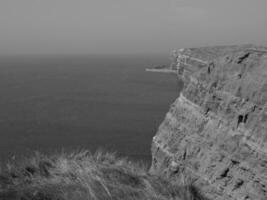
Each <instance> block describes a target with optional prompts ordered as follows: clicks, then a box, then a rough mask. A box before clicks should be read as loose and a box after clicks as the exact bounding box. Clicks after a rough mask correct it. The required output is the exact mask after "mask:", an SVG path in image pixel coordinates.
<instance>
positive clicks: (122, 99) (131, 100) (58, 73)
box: [0, 55, 182, 161]
mask: <svg viewBox="0 0 267 200" xmlns="http://www.w3.org/2000/svg"><path fill="white" fill-rule="evenodd" d="M168 62H169V61H168V56H166V55H135V56H93V55H90V56H88V55H84V56H81V55H80V56H20V57H19V56H17V57H15V56H13V57H2V58H1V59H0V95H1V97H0V158H1V159H0V160H2V161H3V160H6V159H10V158H11V157H12V156H13V155H16V156H17V157H19V156H25V155H27V154H31V153H32V152H34V151H41V152H45V153H53V152H55V151H59V152H60V151H62V150H64V151H73V150H77V149H89V150H91V151H95V150H96V149H98V148H103V149H105V150H108V151H115V152H117V153H118V154H121V155H126V156H128V157H130V158H132V159H142V160H145V161H147V160H150V145H151V141H152V137H153V136H154V135H155V133H156V131H157V128H158V126H159V124H160V123H161V121H162V120H163V119H164V117H165V114H166V112H167V111H168V109H169V106H170V104H171V103H172V102H173V101H174V100H175V99H176V98H177V96H178V94H179V91H180V89H181V87H182V85H181V82H179V81H178V80H177V78H176V76H175V75H174V74H159V73H151V72H150V73H149V72H145V71H144V70H145V68H146V67H149V66H151V65H156V64H166V63H168Z"/></svg>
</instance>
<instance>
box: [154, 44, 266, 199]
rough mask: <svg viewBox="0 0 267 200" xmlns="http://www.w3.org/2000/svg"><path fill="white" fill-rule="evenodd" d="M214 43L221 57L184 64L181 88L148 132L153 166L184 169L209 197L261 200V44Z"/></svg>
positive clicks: (201, 52)
mask: <svg viewBox="0 0 267 200" xmlns="http://www.w3.org/2000/svg"><path fill="white" fill-rule="evenodd" d="M215 49H216V51H217V53H215V54H218V55H219V57H216V56H215V57H216V59H215V60H208V64H206V65H205V66H201V67H200V68H198V67H195V68H194V69H195V70H196V71H193V72H192V71H191V72H190V73H191V74H189V75H185V74H187V69H186V66H184V70H183V71H182V72H183V74H181V75H182V77H183V79H184V82H185V85H184V89H183V91H182V93H181V94H180V97H179V98H178V99H177V100H176V101H175V102H174V104H173V105H172V106H171V108H170V111H169V112H168V113H167V115H166V118H165V120H164V121H163V123H162V124H161V126H160V127H159V130H158V132H157V134H156V136H155V137H154V139H153V143H152V155H153V161H152V162H153V163H152V167H151V172H153V173H155V174H163V175H165V176H166V177H168V178H169V179H170V180H179V178H180V176H187V177H189V178H190V179H192V182H193V185H194V186H195V187H196V188H197V189H198V190H200V191H201V192H202V193H203V194H205V196H206V197H207V198H209V199H212V200H214V199H216V200H219V199H220V200H234V199H235V200H266V199H267V164H266V163H267V51H266V48H263V47H255V46H240V47H237V46H234V47H229V48H226V47H222V49H220V47H216V48H215ZM212 51H214V48H213V47H212V48H200V49H189V50H187V49H185V50H184V51H183V52H186V55H188V52H191V55H190V56H191V57H192V58H198V59H200V58H201V59H206V58H208V56H206V55H207V52H212Z"/></svg>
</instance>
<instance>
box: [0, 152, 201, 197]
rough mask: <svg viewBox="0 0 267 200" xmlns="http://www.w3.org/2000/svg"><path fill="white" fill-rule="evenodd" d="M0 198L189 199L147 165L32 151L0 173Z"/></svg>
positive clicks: (106, 156) (104, 157) (100, 156)
mask: <svg viewBox="0 0 267 200" xmlns="http://www.w3.org/2000/svg"><path fill="white" fill-rule="evenodd" d="M0 199H1V200H91V199H92V200H102V199H108V200H135V199H138V200H140V199H144V200H147V199H149V200H165V199H166V200H167V199H168V200H169V199H177V200H189V199H192V200H193V199H200V198H197V197H193V192H192V189H191V188H190V187H186V186H182V187H180V186H177V185H174V184H171V183H169V182H168V181H166V180H164V178H162V177H157V176H153V175H150V174H149V173H148V167H146V166H145V165H144V164H140V163H132V162H130V161H129V160H128V159H126V158H120V157H117V156H116V155H115V154H112V153H103V152H99V151H98V152H96V153H95V154H91V153H90V152H88V151H82V152H76V153H72V154H66V153H61V154H59V155H54V156H45V155H41V154H38V153H36V155H35V156H33V157H32V158H30V159H26V160H24V161H23V162H21V161H20V162H17V161H12V163H8V164H7V165H6V167H5V169H1V170H0Z"/></svg>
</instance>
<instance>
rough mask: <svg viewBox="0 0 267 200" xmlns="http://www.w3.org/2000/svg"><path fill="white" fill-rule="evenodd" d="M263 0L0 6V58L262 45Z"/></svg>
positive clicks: (47, 1) (14, 1)
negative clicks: (0, 56)
mask: <svg viewBox="0 0 267 200" xmlns="http://www.w3.org/2000/svg"><path fill="white" fill-rule="evenodd" d="M266 9H267V1H266V0H1V1H0V54H136V53H138V54H142V53H168V52H169V51H170V50H172V49H177V48H183V47H199V46H211V45H229V44H251V43H252V44H259V45H267V12H266Z"/></svg>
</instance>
